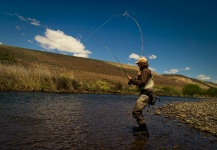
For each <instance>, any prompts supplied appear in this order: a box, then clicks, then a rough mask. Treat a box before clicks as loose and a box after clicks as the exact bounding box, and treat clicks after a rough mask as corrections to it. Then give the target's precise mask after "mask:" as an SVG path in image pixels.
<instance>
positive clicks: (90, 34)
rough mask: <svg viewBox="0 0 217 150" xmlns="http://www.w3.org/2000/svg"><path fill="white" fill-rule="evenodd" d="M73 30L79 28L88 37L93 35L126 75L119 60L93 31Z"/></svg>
mask: <svg viewBox="0 0 217 150" xmlns="http://www.w3.org/2000/svg"><path fill="white" fill-rule="evenodd" d="M74 30H79V31H82V32H84V33H87V34H88V35H89V37H93V38H94V39H96V40H97V41H98V42H99V43H100V44H101V45H102V46H103V47H104V48H105V49H106V50H107V51H108V52H109V53H110V54H111V55H112V56H113V57H114V58H115V59H116V60H117V62H118V63H119V65H120V66H121V71H122V72H123V73H124V74H125V75H126V76H127V77H128V73H127V71H126V70H125V69H124V67H123V65H122V64H121V62H120V61H119V60H118V58H117V57H116V56H115V54H114V53H113V52H112V51H111V49H110V48H108V47H107V46H106V45H105V44H104V43H103V42H102V41H101V40H100V39H99V38H98V37H96V36H95V35H94V34H93V33H89V32H87V31H85V30H82V29H80V28H76V29H74Z"/></svg>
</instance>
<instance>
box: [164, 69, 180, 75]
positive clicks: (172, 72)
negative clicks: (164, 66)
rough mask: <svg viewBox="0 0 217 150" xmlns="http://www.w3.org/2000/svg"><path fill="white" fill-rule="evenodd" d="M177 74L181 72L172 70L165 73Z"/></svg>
mask: <svg viewBox="0 0 217 150" xmlns="http://www.w3.org/2000/svg"><path fill="white" fill-rule="evenodd" d="M177 72H179V70H178V69H170V70H169V71H164V73H167V74H176V73H177Z"/></svg>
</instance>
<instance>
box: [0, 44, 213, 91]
mask: <svg viewBox="0 0 217 150" xmlns="http://www.w3.org/2000/svg"><path fill="white" fill-rule="evenodd" d="M0 61H1V63H2V64H4V63H5V62H6V63H9V64H15V65H16V66H23V67H26V68H34V67H35V66H41V67H43V68H45V67H46V68H48V69H49V70H51V71H56V72H59V73H65V74H70V76H73V78H74V79H76V80H79V81H92V82H96V81H99V80H101V81H105V82H108V83H109V84H111V85H115V84H117V83H120V84H122V85H123V87H126V88H131V87H129V86H128V84H127V82H128V80H127V77H126V74H125V73H124V72H123V71H122V68H121V66H120V64H119V63H116V62H106V61H102V60H95V59H88V58H80V57H74V56H67V55H62V54H55V53H49V52H42V51H37V50H31V49H25V48H19V47H12V46H6V45H0ZM123 67H124V68H125V70H126V71H127V72H128V74H129V75H131V76H132V77H136V75H137V71H138V68H137V67H135V66H130V65H127V64H123ZM153 76H154V78H155V85H156V88H157V89H161V88H162V87H172V88H174V89H178V90H180V89H181V88H182V87H183V86H184V85H186V84H197V85H199V86H200V87H201V88H203V89H208V88H209V87H215V88H217V85H216V84H213V83H210V82H204V81H200V80H197V79H192V78H188V77H185V76H182V75H159V74H157V73H155V72H154V73H153Z"/></svg>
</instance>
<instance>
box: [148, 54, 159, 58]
mask: <svg viewBox="0 0 217 150" xmlns="http://www.w3.org/2000/svg"><path fill="white" fill-rule="evenodd" d="M148 58H149V59H156V58H157V56H156V55H154V54H152V55H150V56H149V57H148Z"/></svg>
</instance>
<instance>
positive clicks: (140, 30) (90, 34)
mask: <svg viewBox="0 0 217 150" xmlns="http://www.w3.org/2000/svg"><path fill="white" fill-rule="evenodd" d="M116 16H127V17H129V18H131V19H132V20H133V21H134V22H135V23H136V25H137V27H138V28H139V32H140V37H141V42H142V52H141V57H142V56H144V40H143V35H142V29H141V27H140V25H139V23H138V21H137V20H136V19H135V18H134V17H132V16H131V15H129V13H128V12H127V11H125V12H124V14H116V15H113V16H112V17H110V18H109V19H108V20H106V21H105V22H104V23H103V24H102V25H100V26H99V27H98V28H97V29H96V30H95V31H93V32H92V33H89V35H88V36H87V37H86V38H85V39H84V41H83V42H85V41H86V40H87V39H88V38H89V37H91V36H92V35H93V34H95V33H96V32H97V31H98V30H99V29H100V28H102V27H103V26H104V25H105V24H107V23H108V22H109V21H110V20H111V19H113V18H114V17H116Z"/></svg>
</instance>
